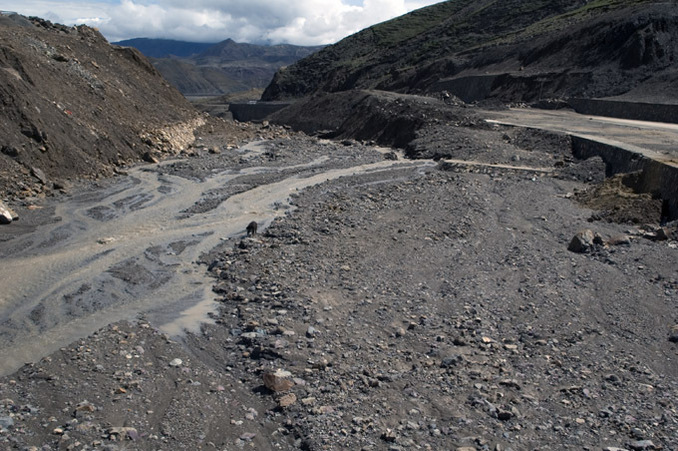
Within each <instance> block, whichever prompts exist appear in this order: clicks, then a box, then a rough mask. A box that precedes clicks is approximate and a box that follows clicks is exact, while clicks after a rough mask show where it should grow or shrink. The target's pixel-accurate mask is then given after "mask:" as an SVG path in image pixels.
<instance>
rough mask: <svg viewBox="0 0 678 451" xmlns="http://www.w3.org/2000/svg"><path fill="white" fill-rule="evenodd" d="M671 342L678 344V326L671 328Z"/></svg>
mask: <svg viewBox="0 0 678 451" xmlns="http://www.w3.org/2000/svg"><path fill="white" fill-rule="evenodd" d="M669 341H670V342H672V343H678V324H676V325H675V326H673V327H672V328H671V331H670V332H669Z"/></svg>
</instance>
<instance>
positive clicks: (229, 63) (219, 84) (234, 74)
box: [116, 39, 322, 96]
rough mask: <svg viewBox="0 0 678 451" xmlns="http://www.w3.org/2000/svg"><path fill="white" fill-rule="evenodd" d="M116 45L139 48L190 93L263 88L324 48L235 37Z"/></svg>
mask: <svg viewBox="0 0 678 451" xmlns="http://www.w3.org/2000/svg"><path fill="white" fill-rule="evenodd" d="M116 44H119V45H124V46H131V47H135V48H136V49H138V50H140V51H141V52H142V53H144V55H146V56H148V57H149V58H151V61H152V62H153V65H154V66H155V67H156V68H157V69H158V71H160V73H161V74H162V75H163V76H164V77H165V78H166V79H167V80H169V82H170V83H172V84H173V85H174V86H175V87H176V88H177V89H179V91H181V92H182V93H183V94H184V95H188V96H211V95H220V94H230V93H234V92H242V91H248V90H250V89H253V88H260V89H263V88H265V87H266V86H267V85H268V84H269V83H270V82H271V79H272V78H273V75H274V74H275V72H276V71H277V70H278V69H280V68H281V67H284V66H287V65H290V64H293V63H294V62H296V61H298V60H300V59H301V58H304V57H306V56H309V55H311V54H312V53H314V52H316V51H318V50H320V49H321V48H322V47H319V46H316V47H301V46H296V45H287V44H281V45H256V44H247V43H239V42H235V41H234V40H232V39H226V40H225V41H222V42H219V43H217V44H211V45H210V44H196V43H190V42H182V41H169V40H166V39H131V40H128V41H121V42H117V43H116Z"/></svg>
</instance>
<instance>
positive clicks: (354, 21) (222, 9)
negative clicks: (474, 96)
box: [2, 0, 440, 45]
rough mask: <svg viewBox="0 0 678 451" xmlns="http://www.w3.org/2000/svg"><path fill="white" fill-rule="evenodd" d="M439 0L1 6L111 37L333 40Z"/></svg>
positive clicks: (81, 0) (50, 1)
mask: <svg viewBox="0 0 678 451" xmlns="http://www.w3.org/2000/svg"><path fill="white" fill-rule="evenodd" d="M439 1H440V0H295V1H294V2H283V1H280V0H190V1H187V0H99V1H85V0H70V1H65V2H61V1H54V0H9V1H4V2H3V5H2V9H4V10H10V11H17V12H19V13H21V14H24V15H35V16H40V17H44V18H46V19H49V20H51V21H53V22H60V23H64V24H67V25H72V24H80V23H86V24H88V25H91V26H95V27H98V28H99V29H100V30H101V32H102V33H103V34H104V35H105V36H106V37H107V38H108V39H109V40H110V41H118V40H122V39H129V38H135V37H149V38H166V39H178V40H185V41H196V42H218V41H223V40H224V39H227V38H231V39H234V40H235V41H239V42H253V43H265V42H270V43H281V42H285V43H291V44H298V45H316V44H330V43H333V42H336V41H338V40H340V39H342V38H343V37H345V36H348V35H350V34H352V33H355V32H357V31H359V30H361V29H363V28H366V27H368V26H370V25H373V24H375V23H379V22H383V21H385V20H388V19H391V18H393V17H397V16H400V15H402V14H405V13H407V12H408V11H412V10H413V9H417V8H421V7H424V6H427V5H431V4H434V3H438V2H439Z"/></svg>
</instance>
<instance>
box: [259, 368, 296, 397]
mask: <svg viewBox="0 0 678 451" xmlns="http://www.w3.org/2000/svg"><path fill="white" fill-rule="evenodd" d="M288 374H289V373H287V372H281V371H280V370H278V371H277V372H275V373H271V372H267V373H264V375H263V380H264V385H265V386H266V388H268V389H269V390H271V391H274V392H284V391H287V390H289V389H291V388H292V387H294V382H292V381H291V380H290V379H287V377H288V376H287V375H288ZM295 400H296V398H295Z"/></svg>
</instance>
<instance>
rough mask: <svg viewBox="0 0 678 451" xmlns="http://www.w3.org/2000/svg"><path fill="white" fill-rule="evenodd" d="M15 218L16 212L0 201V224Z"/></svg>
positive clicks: (9, 222) (10, 221)
mask: <svg viewBox="0 0 678 451" xmlns="http://www.w3.org/2000/svg"><path fill="white" fill-rule="evenodd" d="M16 219H18V216H17V214H16V213H14V212H13V211H12V210H11V209H10V208H9V207H7V206H6V205H5V204H4V203H2V202H0V224H11V223H12V221H15V220H16Z"/></svg>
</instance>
